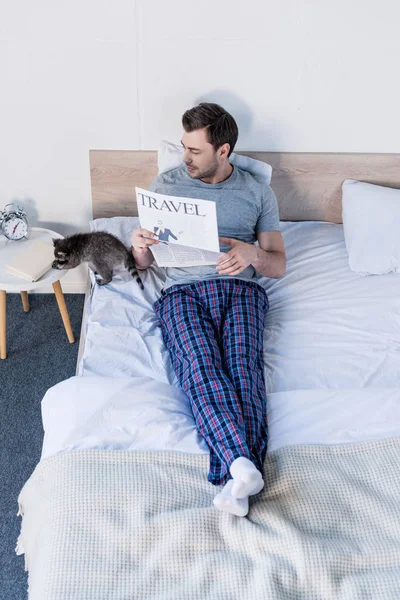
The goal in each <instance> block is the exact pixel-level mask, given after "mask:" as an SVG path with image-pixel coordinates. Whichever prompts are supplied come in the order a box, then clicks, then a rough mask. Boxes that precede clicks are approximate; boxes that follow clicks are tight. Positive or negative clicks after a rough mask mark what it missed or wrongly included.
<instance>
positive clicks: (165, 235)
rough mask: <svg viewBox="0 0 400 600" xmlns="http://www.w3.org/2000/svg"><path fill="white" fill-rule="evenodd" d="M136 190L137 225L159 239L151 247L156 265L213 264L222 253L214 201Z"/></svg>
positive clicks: (187, 265) (188, 265)
mask: <svg viewBox="0 0 400 600" xmlns="http://www.w3.org/2000/svg"><path fill="white" fill-rule="evenodd" d="M135 189H136V198H137V206H138V213H139V220H140V226H141V227H142V228H143V229H147V230H148V231H151V232H152V233H154V235H155V239H156V240H158V241H159V242H160V243H159V244H152V245H151V246H150V250H151V252H152V253H153V256H154V259H155V261H156V263H157V265H158V266H159V267H196V266H199V265H215V264H217V260H218V259H219V258H220V257H221V256H224V253H223V252H220V251H219V240H218V226H217V211H216V208H215V202H211V201H210V200H200V199H197V198H183V197H180V196H167V195H166V194H156V193H155V192H150V191H148V190H143V189H141V188H135Z"/></svg>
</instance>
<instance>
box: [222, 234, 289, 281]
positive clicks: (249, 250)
mask: <svg viewBox="0 0 400 600" xmlns="http://www.w3.org/2000/svg"><path fill="white" fill-rule="evenodd" d="M219 239H220V241H221V242H224V243H225V244H228V245H229V246H232V250H230V251H229V252H227V253H226V254H225V256H223V257H221V258H220V259H218V261H217V272H218V273H219V274H220V275H232V277H234V276H235V275H239V273H241V272H242V271H243V270H244V269H245V268H246V267H248V266H249V265H253V267H254V268H255V269H256V271H258V273H260V275H262V276H263V277H282V275H284V274H285V271H286V254H285V247H284V243H283V238H282V234H281V232H280V231H263V232H262V233H258V234H257V239H258V243H259V244H260V247H259V248H258V247H257V246H254V245H253V244H247V243H245V242H240V241H239V240H235V239H232V238H224V237H220V238H219Z"/></svg>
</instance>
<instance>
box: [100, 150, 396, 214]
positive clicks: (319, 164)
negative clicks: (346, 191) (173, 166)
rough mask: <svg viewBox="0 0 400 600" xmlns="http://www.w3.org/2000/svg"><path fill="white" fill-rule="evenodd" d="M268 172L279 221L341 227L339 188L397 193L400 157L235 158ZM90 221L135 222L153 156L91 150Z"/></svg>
mask: <svg viewBox="0 0 400 600" xmlns="http://www.w3.org/2000/svg"><path fill="white" fill-rule="evenodd" d="M238 154H244V155H246V156H250V157H252V158H255V159H257V160H261V161H263V162H266V163H268V164H270V165H271V166H272V169H273V170H272V181H271V187H272V189H273V190H274V192H275V194H276V197H277V199H278V204H279V216H280V219H281V221H329V222H331V223H341V222H342V188H341V186H342V183H343V181H344V180H345V179H358V180H360V181H366V182H369V183H375V184H378V185H385V186H390V187H394V188H400V154H345V153H340V154H337V153H335V154H328V153H302V152H301V153H300V152H282V153H280V152H238ZM89 158H90V178H91V188H92V206H93V218H94V219H98V218H100V217H115V216H137V206H136V195H135V186H137V187H141V188H144V189H147V188H148V187H149V185H150V183H151V182H152V181H153V179H154V178H155V177H156V176H157V152H153V151H151V152H150V151H139V150H137V151H136V150H90V153H89Z"/></svg>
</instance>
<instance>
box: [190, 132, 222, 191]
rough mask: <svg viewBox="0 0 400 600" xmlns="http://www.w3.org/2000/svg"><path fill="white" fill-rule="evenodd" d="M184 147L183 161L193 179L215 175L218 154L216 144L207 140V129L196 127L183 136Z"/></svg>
mask: <svg viewBox="0 0 400 600" xmlns="http://www.w3.org/2000/svg"><path fill="white" fill-rule="evenodd" d="M181 141H182V146H183V147H184V154H183V162H184V163H185V165H186V167H187V170H188V173H189V175H190V176H191V177H193V179H206V178H207V177H212V176H213V175H215V173H216V171H217V169H218V166H219V161H218V155H217V152H216V151H215V150H214V146H213V145H212V144H210V143H209V142H208V141H207V134H206V130H205V129H196V130H195V131H191V132H190V133H188V132H187V131H185V132H184V133H183V136H182V140H181Z"/></svg>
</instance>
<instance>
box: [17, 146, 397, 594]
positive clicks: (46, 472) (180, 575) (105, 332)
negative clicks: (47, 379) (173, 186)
mask: <svg viewBox="0 0 400 600" xmlns="http://www.w3.org/2000/svg"><path fill="white" fill-rule="evenodd" d="M246 154H248V155H250V156H252V157H254V158H256V159H258V160H262V161H264V162H267V163H268V164H270V165H271V166H272V167H273V178H272V183H271V186H272V188H273V189H274V191H275V193H276V195H277V197H278V202H279V208H280V217H281V231H282V235H283V237H284V241H285V248H286V253H287V271H286V274H285V276H284V277H282V278H280V279H276V280H275V279H268V278H260V280H259V281H260V283H261V285H263V286H264V287H265V289H266V291H267V293H268V296H269V300H270V310H269V313H268V318H267V324H266V328H265V331H264V363H265V380H266V389H267V409H268V420H269V435H270V437H269V452H268V455H267V458H266V461H265V467H264V471H265V473H264V475H265V481H266V485H265V488H264V490H263V491H262V492H261V493H260V494H258V495H257V496H254V497H251V498H250V512H249V514H248V516H247V517H246V518H244V519H239V518H237V517H235V516H233V515H229V514H227V513H221V512H219V511H217V510H216V509H215V508H214V507H213V505H212V499H213V497H214V496H215V494H216V492H217V491H218V489H217V488H215V487H214V486H212V485H211V484H210V483H208V482H207V477H206V474H207V469H208V449H207V447H206V445H205V443H204V440H203V439H202V438H201V436H199V434H198V432H197V431H196V428H195V424H194V420H193V416H192V414H191V411H190V407H189V403H188V400H187V398H186V396H185V394H184V393H183V392H182V391H181V390H180V389H179V388H178V387H177V385H176V384H177V381H176V378H175V375H174V373H173V370H172V367H171V363H170V359H169V356H168V353H167V350H166V348H165V347H164V344H163V342H162V338H161V331H160V328H159V326H158V323H157V320H156V317H155V315H154V312H153V310H152V303H153V301H154V300H155V299H156V298H157V297H158V294H159V293H160V290H161V288H162V285H163V272H162V270H161V269H158V268H157V267H156V266H152V267H151V268H150V269H148V270H147V272H146V273H145V274H144V277H143V279H144V291H142V290H140V288H139V286H138V285H137V283H136V282H135V281H134V280H133V279H132V278H131V276H130V275H129V274H127V273H126V272H125V271H124V270H123V269H120V270H118V271H117V272H116V274H115V277H114V279H113V281H112V283H111V284H109V285H108V286H104V287H100V286H97V285H96V284H95V282H94V279H93V275H92V274H90V276H89V282H88V290H87V294H86V300H85V312H84V318H83V324H82V335H81V345H80V349H79V357H78V365H77V373H76V375H75V376H74V377H71V378H70V379H68V380H66V381H64V382H61V383H59V384H57V385H56V386H54V387H53V388H51V389H49V390H48V391H47V393H46V395H45V397H44V398H43V401H42V418H43V427H44V432H45V434H44V441H43V449H42V456H41V461H40V463H39V464H38V465H37V467H36V469H35V471H34V472H33V473H32V475H31V477H30V478H29V479H28V481H27V482H26V484H25V486H24V488H23V489H22V490H21V493H20V496H19V499H18V500H19V514H20V515H21V516H22V524H21V535H20V537H19V540H18V544H17V553H22V552H24V553H25V567H26V569H27V570H28V583H29V598H30V600H31V599H36V598H40V599H41V600H45V599H53V598H54V599H56V598H57V600H60V599H67V598H68V599H69V598H82V599H85V600H86V599H92V598H93V599H96V600H100V599H102V598H116V599H120V598H121V599H122V598H146V599H150V598H151V599H153V598H171V599H181V598H182V599H184V598H188V599H189V598H190V599H191V598H196V599H197V598H199V599H200V598H202V599H203V598H210V599H219V598H221V599H225V598H226V599H235V598H238V599H239V598H240V599H241V598H266V597H268V598H273V599H275V598H276V599H278V598H279V599H281V598H282V599H286V598H288V599H290V600H292V599H307V600H309V599H313V598H315V599H318V600H319V599H325V598H326V599H329V600H331V599H332V600H333V599H335V600H336V599H339V598H340V599H347V598H348V599H349V600H350V599H352V600H353V599H358V598H360V599H361V598H362V599H363V600H364V599H365V598H371V599H372V598H373V599H376V598H385V599H386V598H399V597H400V519H399V516H400V510H399V506H400V491H399V489H398V488H399V486H398V482H399V476H400V369H399V364H400V361H399V358H400V294H399V289H400V276H399V275H397V274H388V275H380V276H379V277H373V276H370V277H361V276H359V275H357V274H356V273H354V272H353V271H351V270H350V269H349V265H348V256H347V252H346V246H345V241H344V235H343V226H342V224H341V183H342V182H343V180H344V179H346V178H353V179H359V180H363V181H369V182H373V183H379V184H382V185H390V186H392V187H400V175H399V173H400V170H399V166H400V160H399V156H398V155H359V154H358V155H348V154H345V155H343V154H333V155H328V154H315V155H304V154H274V153H246ZM90 162H91V182H92V200H93V217H94V218H93V220H92V221H91V223H90V227H91V229H92V230H96V231H110V232H111V233H115V234H116V235H118V236H119V237H120V238H121V239H122V240H124V241H125V242H128V241H129V237H130V233H131V231H132V229H133V228H134V227H135V226H137V225H138V218H137V216H136V214H137V213H136V206H135V202H134V186H135V185H137V186H138V187H142V188H146V187H147V186H148V185H149V183H150V182H151V180H152V179H153V178H154V177H155V175H156V174H157V155H156V153H153V152H128V151H121V152H117V151H91V153H90Z"/></svg>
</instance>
